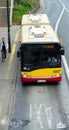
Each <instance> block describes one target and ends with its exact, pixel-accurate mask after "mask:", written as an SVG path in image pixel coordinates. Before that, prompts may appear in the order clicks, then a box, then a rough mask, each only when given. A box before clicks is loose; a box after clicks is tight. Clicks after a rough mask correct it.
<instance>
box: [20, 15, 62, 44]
mask: <svg viewBox="0 0 69 130" xmlns="http://www.w3.org/2000/svg"><path fill="white" fill-rule="evenodd" d="M21 41H22V43H33V42H35V43H38V42H48V43H49V42H50V43H51V42H53V43H55V42H58V43H59V39H58V37H57V35H56V33H55V31H54V30H53V28H52V26H51V24H50V21H49V19H48V16H47V15H46V14H36V15H33V14H28V15H24V16H23V17H22V23H21Z"/></svg>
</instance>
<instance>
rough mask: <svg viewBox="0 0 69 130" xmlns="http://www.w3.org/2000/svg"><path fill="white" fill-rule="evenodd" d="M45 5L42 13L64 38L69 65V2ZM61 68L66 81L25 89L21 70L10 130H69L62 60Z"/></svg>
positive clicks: (49, 1)
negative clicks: (21, 79) (46, 15)
mask: <svg viewBox="0 0 69 130" xmlns="http://www.w3.org/2000/svg"><path fill="white" fill-rule="evenodd" d="M44 3H45V8H44V10H43V11H42V12H43V13H47V14H48V16H49V19H50V21H51V24H52V26H53V28H54V29H55V31H56V33H57V34H58V36H59V38H62V40H63V45H64V46H65V59H66V62H67V64H68V65H69V58H68V55H69V51H68V48H69V45H68V41H69V37H68V29H69V22H68V20H69V12H68V8H69V3H67V1H64V0H62V1H60V0H45V1H44ZM60 15H61V17H60ZM62 65H63V79H62V81H61V83H59V84H48V83H46V84H28V85H26V86H22V84H21V81H20V74H19V71H20V70H18V77H17V84H16V93H15V104H14V110H13V112H12V120H11V123H10V127H9V128H10V130H14V129H15V130H41V129H42V130H69V81H68V77H67V74H66V68H65V64H64V61H63V59H62ZM67 67H68V66H67Z"/></svg>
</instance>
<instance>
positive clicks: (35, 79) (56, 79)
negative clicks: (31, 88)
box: [21, 75, 62, 82]
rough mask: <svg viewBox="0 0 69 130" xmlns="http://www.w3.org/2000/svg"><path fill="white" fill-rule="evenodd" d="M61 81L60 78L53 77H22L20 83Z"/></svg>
mask: <svg viewBox="0 0 69 130" xmlns="http://www.w3.org/2000/svg"><path fill="white" fill-rule="evenodd" d="M61 80H62V76H61V75H60V76H54V77H44V78H34V77H33V78H32V77H23V76H21V81H22V82H60V81H61Z"/></svg>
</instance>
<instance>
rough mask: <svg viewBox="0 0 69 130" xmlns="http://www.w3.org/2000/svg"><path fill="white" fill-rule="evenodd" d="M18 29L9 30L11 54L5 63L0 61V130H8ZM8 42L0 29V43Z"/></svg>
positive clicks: (14, 81)
mask: <svg viewBox="0 0 69 130" xmlns="http://www.w3.org/2000/svg"><path fill="white" fill-rule="evenodd" d="M19 34H20V27H19V26H13V27H11V30H10V36H11V53H8V56H7V61H5V62H1V61H0V130H8V126H9V121H10V116H11V111H12V108H13V100H14V98H13V97H14V93H15V86H16V77H17V71H18V59H17V49H18V41H19ZM3 36H4V37H5V39H6V41H8V40H7V39H8V36H7V28H6V27H5V28H0V41H1V38H2V37H3Z"/></svg>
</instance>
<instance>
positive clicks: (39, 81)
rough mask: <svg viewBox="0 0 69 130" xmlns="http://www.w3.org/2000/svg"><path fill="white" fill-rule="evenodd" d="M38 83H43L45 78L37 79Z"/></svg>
mask: <svg viewBox="0 0 69 130" xmlns="http://www.w3.org/2000/svg"><path fill="white" fill-rule="evenodd" d="M37 82H38V83H45V82H46V80H37Z"/></svg>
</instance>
